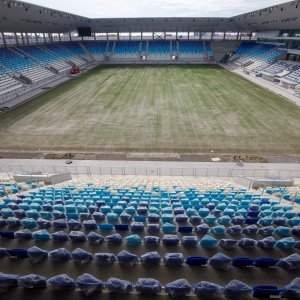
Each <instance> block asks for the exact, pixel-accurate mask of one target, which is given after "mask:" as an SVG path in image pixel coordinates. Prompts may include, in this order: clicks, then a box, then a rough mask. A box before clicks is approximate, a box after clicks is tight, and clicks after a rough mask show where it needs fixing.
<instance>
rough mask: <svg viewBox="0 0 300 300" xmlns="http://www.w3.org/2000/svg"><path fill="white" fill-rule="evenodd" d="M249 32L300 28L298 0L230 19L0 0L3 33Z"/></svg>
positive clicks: (0, 29)
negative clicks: (95, 12)
mask: <svg viewBox="0 0 300 300" xmlns="http://www.w3.org/2000/svg"><path fill="white" fill-rule="evenodd" d="M78 27H91V28H92V31H93V32H99V33H101V32H102V33H106V32H109V33H114V32H120V33H122V32H141V31H143V32H165V31H166V32H174V31H183V32H185V31H191V32H193V31H195V32H198V31H201V32H212V31H214V32H219V31H220V32H224V31H233V32H238V31H239V32H251V31H261V30H284V29H300V0H297V1H290V2H287V3H283V4H278V5H274V6H271V7H267V8H264V9H260V10H256V11H253V12H249V13H246V14H242V15H238V16H233V17H231V18H201V17H199V18H96V19H90V18H86V17H82V16H78V15H74V14H70V13H68V12H63V11H58V10H54V9H49V8H45V7H42V6H38V5H33V4H29V3H26V2H21V1H13V0H0V31H2V32H31V33H34V32H36V33H38V32H52V33H53V32H56V33H64V32H72V31H75V30H76V29H77V28H78Z"/></svg>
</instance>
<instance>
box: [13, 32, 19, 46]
mask: <svg viewBox="0 0 300 300" xmlns="http://www.w3.org/2000/svg"><path fill="white" fill-rule="evenodd" d="M14 36H15V40H16V45H17V47H18V46H19V39H18V36H17V33H16V32H14Z"/></svg>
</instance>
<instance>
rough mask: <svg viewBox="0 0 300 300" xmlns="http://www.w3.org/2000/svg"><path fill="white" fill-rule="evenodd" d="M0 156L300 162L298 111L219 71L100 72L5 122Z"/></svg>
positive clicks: (0, 121)
mask: <svg viewBox="0 0 300 300" xmlns="http://www.w3.org/2000/svg"><path fill="white" fill-rule="evenodd" d="M0 150H10V151H71V152H108V151H116V152H126V151H134V152H178V153H207V152H210V151H211V150H214V151H215V152H219V153H224V154H225V153H228V154H232V153H243V154H284V155H288V154H300V108H299V107H298V106H296V105H295V104H292V103H289V102H288V101H286V100H284V99H283V98H281V97H280V96H277V95H275V94H273V93H271V92H269V91H267V90H266V89H264V88H261V87H259V86H257V85H255V84H254V83H252V82H250V81H248V80H246V79H244V78H242V77H239V76H237V75H235V74H233V73H231V72H229V71H227V70H224V69H222V68H220V67H217V66H153V67H151V66H108V67H99V68H96V69H94V70H92V71H90V72H89V73H87V74H85V75H83V76H81V77H78V78H77V79H74V80H72V81H70V82H68V83H66V84H64V85H62V86H61V87H58V88H56V89H53V90H51V91H49V92H47V93H45V94H43V95H41V96H39V97H37V98H35V99H34V100H32V101H30V102H28V103H26V104H23V105H21V106H19V107H17V108H15V109H13V110H12V111H9V112H7V113H5V114H2V115H0Z"/></svg>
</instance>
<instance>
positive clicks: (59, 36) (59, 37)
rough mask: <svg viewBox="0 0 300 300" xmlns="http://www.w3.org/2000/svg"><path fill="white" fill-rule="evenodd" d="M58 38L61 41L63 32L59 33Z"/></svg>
mask: <svg viewBox="0 0 300 300" xmlns="http://www.w3.org/2000/svg"><path fill="white" fill-rule="evenodd" d="M58 40H59V42H60V43H61V33H59V34H58Z"/></svg>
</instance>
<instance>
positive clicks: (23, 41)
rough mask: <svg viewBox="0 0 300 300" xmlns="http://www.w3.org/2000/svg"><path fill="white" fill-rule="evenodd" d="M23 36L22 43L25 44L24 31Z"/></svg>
mask: <svg viewBox="0 0 300 300" xmlns="http://www.w3.org/2000/svg"><path fill="white" fill-rule="evenodd" d="M21 38H22V43H23V46H24V45H25V39H24V34H23V32H21Z"/></svg>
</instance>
